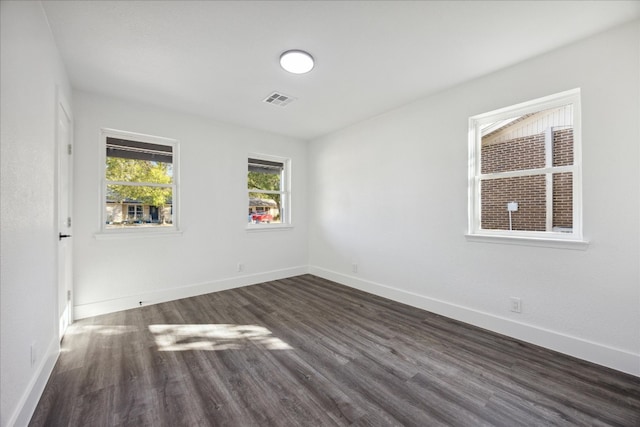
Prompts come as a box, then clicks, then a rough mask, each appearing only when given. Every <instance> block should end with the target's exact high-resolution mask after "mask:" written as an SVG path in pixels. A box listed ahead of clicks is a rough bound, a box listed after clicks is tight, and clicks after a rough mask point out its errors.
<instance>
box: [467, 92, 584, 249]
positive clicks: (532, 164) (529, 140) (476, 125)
mask: <svg viewBox="0 0 640 427" xmlns="http://www.w3.org/2000/svg"><path fill="white" fill-rule="evenodd" d="M580 147H581V145H580V92H579V89H575V90H571V91H567V92H563V93H560V94H556V95H551V96H548V97H545V98H540V99H537V100H534V101H529V102H526V103H523V104H518V105H514V106H512V107H507V108H503V109H501V110H497V111H492V112H489V113H485V114H481V115H478V116H474V117H471V118H470V119H469V167H470V170H469V233H468V235H469V236H485V237H510V238H521V239H526V238H530V239H547V240H562V241H569V240H576V241H581V240H582V222H581V218H582V210H581V209H582V203H581V173H580V171H581V167H580V158H581V156H580Z"/></svg>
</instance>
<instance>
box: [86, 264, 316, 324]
mask: <svg viewBox="0 0 640 427" xmlns="http://www.w3.org/2000/svg"><path fill="white" fill-rule="evenodd" d="M306 273H307V266H306V265H304V266H298V267H290V268H284V269H280V270H272V271H266V272H262V273H255V274H247V275H242V276H237V277H228V278H225V279H219V280H213V281H210V282H204V283H195V284H191V285H186V286H180V287H177V288H168V289H160V290H156V291H153V292H146V293H142V294H134V295H127V296H123V297H119V298H113V299H109V300H102V301H97V302H92V303H87V304H80V305H76V306H75V307H74V311H75V318H76V319H84V318H86V317H91V316H98V315H101V314H106V313H113V312H115V311H121V310H128V309H131V308H136V307H140V301H142V305H151V304H158V303H162V302H167V301H174V300H177V299H181V298H189V297H193V296H197V295H203V294H208V293H211V292H219V291H225V290H228V289H234V288H239V287H242V286H249V285H255V284H257V283H263V282H269V281H272V280H278V279H285V278H288V277H294V276H299V275H301V274H306Z"/></svg>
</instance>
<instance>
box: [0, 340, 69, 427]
mask: <svg viewBox="0 0 640 427" xmlns="http://www.w3.org/2000/svg"><path fill="white" fill-rule="evenodd" d="M59 354H60V341H59V340H58V337H57V336H54V337H53V339H52V340H51V342H49V345H48V346H47V349H46V351H45V353H44V354H43V357H42V358H41V359H40V364H39V365H38V367H37V369H36V372H35V375H34V376H33V377H32V378H31V381H29V385H28V386H27V389H26V390H25V392H24V394H23V395H22V397H20V400H19V401H18V405H17V406H16V410H15V412H14V413H13V415H12V416H11V418H9V421H8V422H7V426H26V425H29V421H31V417H32V416H33V413H34V412H35V410H36V407H37V406H38V402H39V401H40V397H41V396H42V392H43V391H44V387H45V386H46V385H47V381H49V377H50V376H51V373H52V372H53V368H54V366H55V365H56V361H57V360H58V355H59Z"/></svg>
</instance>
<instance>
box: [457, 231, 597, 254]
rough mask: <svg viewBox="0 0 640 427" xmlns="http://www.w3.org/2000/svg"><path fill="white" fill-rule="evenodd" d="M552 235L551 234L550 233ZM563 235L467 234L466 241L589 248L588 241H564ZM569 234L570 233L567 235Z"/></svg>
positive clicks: (578, 248) (558, 247)
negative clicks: (541, 236)
mask: <svg viewBox="0 0 640 427" xmlns="http://www.w3.org/2000/svg"><path fill="white" fill-rule="evenodd" d="M550 234H551V233H550ZM562 234H563V233H553V235H554V236H557V237H556V238H551V237H545V238H540V237H533V236H523V235H513V236H505V235H504V234H498V233H496V234H489V233H487V234H481V233H477V234H465V236H464V237H465V239H467V241H468V242H479V243H501V244H505V245H519V246H537V247H543V248H555V249H575V250H582V251H586V250H587V248H588V247H589V241H588V240H572V239H562V238H560V237H562ZM566 234H568V233H566Z"/></svg>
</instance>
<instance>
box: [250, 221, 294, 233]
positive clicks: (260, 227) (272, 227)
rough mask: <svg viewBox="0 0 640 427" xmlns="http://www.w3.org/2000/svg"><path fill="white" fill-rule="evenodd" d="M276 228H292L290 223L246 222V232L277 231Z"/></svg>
mask: <svg viewBox="0 0 640 427" xmlns="http://www.w3.org/2000/svg"><path fill="white" fill-rule="evenodd" d="M278 230H293V225H291V224H281V223H277V222H276V223H273V222H272V223H271V224H247V228H246V231H247V232H256V231H257V232H260V231H278Z"/></svg>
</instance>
